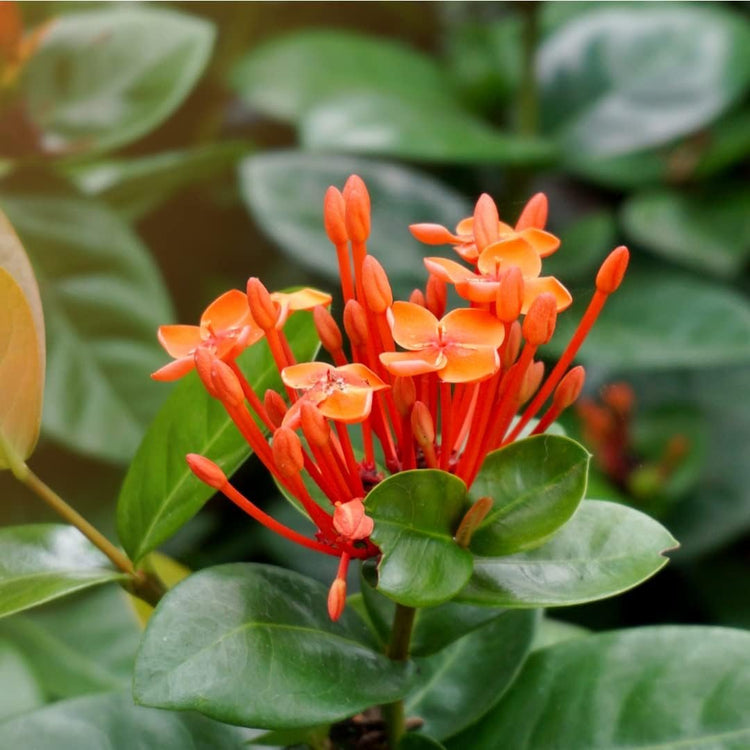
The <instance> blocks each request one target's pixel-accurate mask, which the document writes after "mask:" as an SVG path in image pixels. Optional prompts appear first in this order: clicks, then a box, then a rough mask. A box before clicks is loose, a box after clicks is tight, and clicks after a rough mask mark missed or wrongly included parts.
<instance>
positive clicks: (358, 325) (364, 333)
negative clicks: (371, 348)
mask: <svg viewBox="0 0 750 750" xmlns="http://www.w3.org/2000/svg"><path fill="white" fill-rule="evenodd" d="M344 328H345V329H346V334H347V336H349V341H351V343H352V346H360V347H361V346H366V345H367V340H368V338H369V336H370V331H369V329H368V327H367V313H365V308H364V307H362V305H361V304H360V303H359V302H357V301H356V300H353V299H350V300H349V301H348V302H347V303H346V305H345V306H344Z"/></svg>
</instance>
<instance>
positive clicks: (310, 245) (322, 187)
mask: <svg viewBox="0 0 750 750" xmlns="http://www.w3.org/2000/svg"><path fill="white" fill-rule="evenodd" d="M351 174H358V175H359V176H360V177H362V179H363V180H365V182H366V183H367V188H368V190H369V192H370V195H371V197H372V233H371V238H370V239H369V240H368V250H369V252H370V254H372V255H374V256H375V257H376V258H377V259H378V260H379V261H380V262H381V263H382V264H383V266H384V267H385V268H387V269H388V276H389V279H390V281H391V284H392V285H393V290H394V294H396V295H398V296H408V294H409V293H410V292H411V290H412V289H413V288H414V287H415V286H417V285H419V286H423V285H424V281H425V278H426V272H425V268H424V264H423V263H422V258H423V257H424V256H425V255H426V254H432V253H433V252H435V254H439V253H437V252H436V251H439V250H441V248H426V247H425V246H424V245H422V244H420V243H419V242H417V241H416V240H415V239H414V238H413V237H412V236H411V234H410V233H409V229H408V226H409V224H414V223H416V222H435V223H438V224H445V225H447V226H449V227H453V226H455V224H456V223H457V222H458V221H459V220H460V219H462V218H463V217H464V216H468V215H469V214H471V205H470V204H469V203H468V201H466V200H465V199H464V198H463V197H462V196H461V195H460V194H459V193H457V192H455V191H453V190H451V189H450V188H447V187H445V186H443V185H442V184H441V183H439V182H438V181H437V180H435V179H433V178H431V177H429V176H427V175H424V174H422V173H420V172H417V171H415V170H412V169H407V168H405V167H401V166H398V165H395V164H384V163H382V162H375V161H370V160H367V159H360V158H353V157H346V156H329V155H320V154H305V153H302V152H299V151H287V152H275V153H272V154H261V155H258V156H253V157H251V158H249V159H246V160H244V161H243V162H242V164H241V166H240V185H241V190H242V196H243V198H244V200H245V203H246V205H247V207H248V208H249V210H250V211H251V213H252V215H253V218H254V219H255V220H256V221H257V222H258V223H259V224H260V227H261V229H263V231H264V232H266V234H268V235H269V236H270V237H271V238H272V239H273V240H274V241H275V242H276V243H277V244H278V245H279V247H280V248H281V250H282V251H283V252H284V253H286V254H287V255H289V256H290V257H291V258H293V259H294V260H295V261H297V262H299V263H301V264H302V265H304V266H305V267H306V268H308V269H310V270H311V271H314V272H315V273H318V274H322V275H325V276H326V277H328V278H330V279H331V280H333V281H336V282H338V280H339V267H338V263H337V260H336V251H335V250H334V248H333V245H331V242H330V240H329V239H328V236H327V235H326V233H325V228H324V226H323V196H324V195H325V191H326V189H327V188H328V186H329V185H337V186H338V187H339V188H341V187H343V185H344V183H345V182H346V179H347V177H349V175H351ZM448 252H452V251H450V250H448V249H445V250H443V254H445V255H447V253H448Z"/></svg>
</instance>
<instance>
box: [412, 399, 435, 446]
mask: <svg viewBox="0 0 750 750" xmlns="http://www.w3.org/2000/svg"><path fill="white" fill-rule="evenodd" d="M411 429H412V432H413V433H414V439H415V440H416V441H417V444H418V445H419V447H420V448H422V449H424V447H425V446H426V445H430V446H431V445H432V444H433V443H434V442H435V425H434V424H433V421H432V415H431V414H430V410H429V409H428V408H427V405H426V404H425V403H423V402H422V401H415V402H414V408H413V409H412V411H411Z"/></svg>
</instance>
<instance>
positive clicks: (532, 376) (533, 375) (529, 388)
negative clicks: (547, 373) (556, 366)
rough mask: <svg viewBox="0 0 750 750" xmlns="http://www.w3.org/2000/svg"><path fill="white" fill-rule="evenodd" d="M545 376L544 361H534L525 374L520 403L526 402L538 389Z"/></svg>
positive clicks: (519, 392)
mask: <svg viewBox="0 0 750 750" xmlns="http://www.w3.org/2000/svg"><path fill="white" fill-rule="evenodd" d="M542 378H544V362H532V363H531V364H530V365H529V367H528V368H527V369H526V372H525V373H524V374H523V380H522V381H521V388H520V389H519V391H518V403H519V404H525V403H526V402H527V401H528V400H529V399H530V398H531V397H532V396H533V395H534V394H535V393H536V391H537V389H538V388H539V386H540V385H541V384H542Z"/></svg>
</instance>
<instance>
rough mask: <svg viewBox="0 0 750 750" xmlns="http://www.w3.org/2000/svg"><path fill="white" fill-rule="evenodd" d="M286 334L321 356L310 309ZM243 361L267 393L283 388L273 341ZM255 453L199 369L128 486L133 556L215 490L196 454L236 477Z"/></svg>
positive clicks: (126, 523) (123, 495)
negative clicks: (189, 458)
mask: <svg viewBox="0 0 750 750" xmlns="http://www.w3.org/2000/svg"><path fill="white" fill-rule="evenodd" d="M285 333H286V335H287V338H288V339H289V343H290V345H291V347H292V351H293V352H294V354H295V356H296V358H297V360H298V361H300V362H306V361H308V360H310V359H312V358H313V357H314V356H315V352H316V351H317V347H318V339H317V334H316V332H315V326H314V325H313V323H312V317H311V316H310V315H308V314H307V313H298V314H296V315H293V316H292V317H291V318H290V319H289V322H288V323H287V325H286V327H285ZM237 363H238V364H239V365H240V367H241V368H242V370H243V371H244V373H245V375H246V376H247V377H248V380H249V382H250V383H251V384H252V385H253V387H254V388H255V390H256V392H257V393H259V394H261V397H262V394H263V393H265V391H266V389H268V388H273V389H279V388H281V387H282V385H281V378H280V377H279V373H278V369H277V368H276V365H275V364H274V361H273V357H272V356H271V353H270V351H269V349H268V346H267V344H266V342H265V341H261V342H259V343H258V344H255V345H254V346H251V347H250V348H249V349H247V350H246V351H245V352H243V354H242V355H241V356H240V357H239V358H238V360H237ZM162 387H164V386H162ZM250 452H251V451H250V446H249V445H248V444H247V443H246V442H245V439H244V438H243V437H242V435H241V434H240V433H239V431H238V430H237V428H236V427H235V426H234V423H233V422H232V420H231V419H230V418H229V416H228V415H227V413H226V411H225V409H224V407H223V406H222V405H221V403H220V402H219V401H217V400H215V399H213V398H211V397H210V396H209V395H208V393H206V390H205V388H204V387H203V384H202V383H201V381H200V379H199V378H198V376H197V374H196V373H195V372H191V373H189V374H188V375H187V376H185V377H184V378H183V379H182V380H181V381H180V382H179V383H178V384H177V385H176V386H175V388H174V389H173V391H172V393H171V394H170V395H169V398H168V399H167V401H166V402H165V404H164V406H163V407H162V408H161V410H160V411H159V413H158V414H157V416H156V419H154V421H153V422H152V424H151V426H150V427H149V429H148V432H147V433H146V436H145V437H144V439H143V442H142V443H141V445H140V447H139V448H138V452H137V453H136V456H135V458H134V459H133V463H132V464H131V465H130V469H129V470H128V473H127V475H126V477H125V481H124V483H123V485H122V490H121V491H120V497H119V499H118V502H117V530H118V534H119V537H120V541H121V542H122V544H123V546H124V547H125V549H126V550H127V552H128V554H129V555H130V556H131V558H132V559H133V560H135V561H139V560H141V558H142V557H143V556H144V555H146V554H148V553H149V552H151V551H152V550H154V549H156V547H158V546H159V545H160V544H161V543H162V542H164V541H165V540H166V539H168V538H169V537H170V536H171V535H172V534H174V533H175V531H177V530H178V529H179V528H180V527H181V526H182V525H183V524H184V523H186V522H187V521H188V520H190V519H191V518H192V517H193V516H194V515H195V514H196V513H197V512H198V511H199V510H200V509H201V508H202V507H203V505H204V504H205V503H206V501H207V500H208V499H209V498H210V497H211V495H213V494H214V490H213V489H212V488H211V487H208V486H207V485H205V484H203V482H200V481H198V480H197V479H196V478H195V476H194V475H193V473H192V472H191V471H190V469H189V468H188V465H187V463H186V462H185V456H186V455H187V454H188V453H200V454H201V455H205V456H208V457H209V458H210V459H211V460H212V461H215V462H216V463H218V464H219V465H220V466H221V467H222V469H224V471H225V472H226V473H227V475H231V474H233V473H234V472H235V471H236V470H237V469H238V468H239V467H240V465H241V464H242V463H243V461H245V459H246V458H247V457H248V456H249V455H250Z"/></svg>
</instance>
